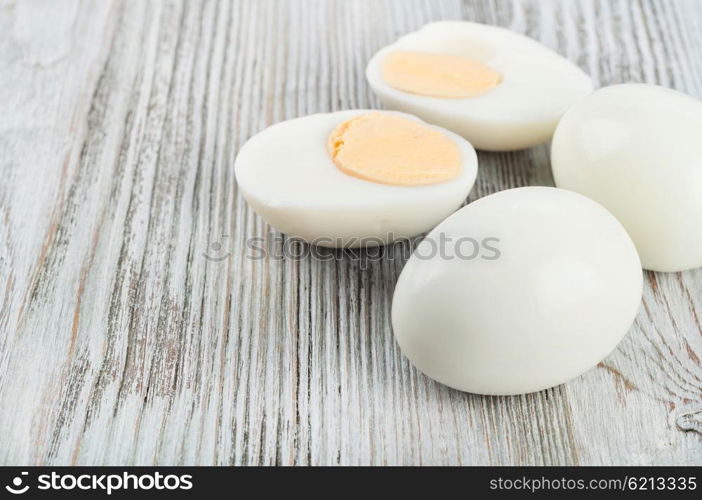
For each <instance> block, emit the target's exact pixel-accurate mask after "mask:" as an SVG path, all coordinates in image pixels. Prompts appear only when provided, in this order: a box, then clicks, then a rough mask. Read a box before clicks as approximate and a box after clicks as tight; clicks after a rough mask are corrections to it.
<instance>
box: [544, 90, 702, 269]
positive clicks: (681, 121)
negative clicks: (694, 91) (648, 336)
mask: <svg viewBox="0 0 702 500" xmlns="http://www.w3.org/2000/svg"><path fill="white" fill-rule="evenodd" d="M551 164H552V168H553V175H554V178H555V181H556V184H557V185H558V186H559V187H562V188H565V189H570V190H573V191H577V192H579V193H582V194H584V195H586V196H589V197H590V198H592V199H593V200H596V201H597V202H599V203H601V204H602V205H604V206H605V207H607V209H608V210H609V211H610V212H612V213H613V214H614V215H615V216H616V217H617V218H618V219H619V221H620V222H621V223H622V224H623V225H624V227H625V228H626V229H627V231H628V232H629V234H630V235H631V238H632V239H633V240H634V243H635V244H636V247H637V249H638V251H639V255H640V256H641V261H642V263H643V267H644V268H646V269H650V270H653V271H666V272H671V271H683V270H686V269H692V268H696V267H700V266H702V102H700V101H698V100H696V99H693V98H692V97H689V96H687V95H684V94H681V93H680V92H676V91H674V90H670V89H666V88H663V87H658V86H655V85H645V84H624V85H614V86H611V87H605V88H603V89H600V90H598V91H596V92H594V93H593V94H592V95H590V96H588V97H587V98H585V99H583V100H582V101H581V102H579V103H578V104H576V105H575V106H573V108H572V109H570V110H569V111H568V112H567V113H566V114H565V115H564V116H563V119H562V120H561V122H560V123H559V124H558V128H557V129H556V133H555V135H554V137H553V144H552V149H551Z"/></svg>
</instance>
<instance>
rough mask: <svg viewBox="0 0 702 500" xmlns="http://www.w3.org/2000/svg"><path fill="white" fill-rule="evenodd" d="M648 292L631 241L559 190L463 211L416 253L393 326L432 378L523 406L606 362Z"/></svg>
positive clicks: (398, 291) (492, 200) (605, 215)
mask: <svg viewBox="0 0 702 500" xmlns="http://www.w3.org/2000/svg"><path fill="white" fill-rule="evenodd" d="M642 285H643V277H642V270H641V264H640V262H639V257H638V255H637V253H636V249H635V247H634V244H633V243H632V241H631V238H629V235H628V234H627V232H626V230H625V229H624V228H623V227H622V225H621V224H620V223H619V221H617V219H616V218H615V217H614V216H613V215H611V214H610V213H609V212H608V211H607V210H606V209H604V208H603V207H602V206H601V205H599V204H597V203H595V202H594V201H592V200H590V199H589V198H586V197H584V196H582V195H579V194H577V193H573V192H571V191H566V190H562V189H557V188H550V187H525V188H518V189H510V190H507V191H501V192H499V193H496V194H493V195H490V196H486V197H484V198H481V199H479V200H477V201H475V202H473V203H471V204H469V205H467V206H466V207H464V208H462V209H460V210H459V211H457V212H456V213H454V214H453V215H451V216H450V217H448V218H447V219H446V220H445V221H444V222H442V223H441V224H439V225H438V226H437V227H436V228H435V229H434V230H433V231H431V233H429V235H428V236H427V237H426V238H425V239H424V240H423V241H422V242H421V243H420V244H419V245H418V246H417V248H416V249H415V252H414V253H413V255H412V256H411V257H410V259H409V260H408V262H407V264H406V265H405V267H404V269H403V270H402V273H401V274H400V277H399V279H398V281H397V286H396V288H395V292H394V297H393V302H392V326H393V331H394V334H395V338H396V340H397V342H398V344H399V345H400V348H401V349H402V352H403V353H404V354H405V356H407V358H409V360H410V361H411V362H412V363H414V365H415V366H416V367H417V368H418V369H419V370H421V371H422V372H424V373H425V374H426V375H428V376H429V377H431V378H433V379H435V380H437V381H439V382H441V383H443V384H446V385H448V386H450V387H453V388H456V389H459V390H462V391H468V392H473V393H478V394H493V395H513V394H523V393H529V392H534V391H539V390H542V389H546V388H549V387H553V386H555V385H558V384H561V383H564V382H566V381H568V380H570V379H572V378H574V377H576V376H578V375H580V374H581V373H583V372H585V371H586V370H588V369H590V368H592V367H593V366H595V365H596V364H597V363H598V362H599V361H600V360H602V359H603V358H604V357H605V356H607V355H608V354H609V353H610V352H611V351H612V350H613V349H614V348H615V347H616V345H617V344H618V343H619V341H620V340H621V339H622V337H623V336H624V335H625V333H626V332H627V330H628V329H629V327H630V326H631V324H632V322H633V321H634V318H635V316H636V314H637V311H638V309H639V304H640V302H641V294H642Z"/></svg>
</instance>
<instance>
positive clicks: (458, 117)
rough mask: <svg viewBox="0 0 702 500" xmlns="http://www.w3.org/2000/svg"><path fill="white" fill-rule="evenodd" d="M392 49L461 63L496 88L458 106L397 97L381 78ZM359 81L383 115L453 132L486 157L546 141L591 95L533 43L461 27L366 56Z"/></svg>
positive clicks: (579, 77)
mask: <svg viewBox="0 0 702 500" xmlns="http://www.w3.org/2000/svg"><path fill="white" fill-rule="evenodd" d="M397 50H409V51H420V52H430V53H439V54H447V55H453V56H462V57H468V58H471V59H473V60H476V61H478V62H481V63H483V64H486V65H488V66H489V67H491V68H492V69H494V70H496V71H497V72H499V73H500V74H501V75H502V81H501V83H499V84H498V85H497V86H496V87H495V88H493V89H492V90H490V91H488V92H487V93H485V94H482V95H479V96H475V97H468V98H460V99H453V98H451V99H448V98H439V97H427V96H421V95H414V94H411V93H407V92H403V91H400V90H397V89H395V88H393V87H390V86H389V85H388V84H387V83H385V81H384V80H383V78H382V71H381V67H382V62H383V59H384V57H385V56H386V55H387V54H388V53H390V52H393V51H397ZM366 77H367V79H368V82H369V84H370V86H371V87H372V89H373V91H374V92H375V93H376V95H377V96H378V97H379V98H380V100H381V102H382V103H383V104H384V105H385V106H386V107H387V108H389V109H396V110H399V111H404V112H407V113H412V114H414V115H416V116H418V117H420V118H422V119H424V120H426V121H428V122H430V123H435V124H437V125H440V126H442V127H445V128H447V129H449V130H453V131H454V132H456V133H458V134H460V135H462V136H463V137H465V138H467V139H468V140H469V141H470V142H471V143H472V144H473V145H474V146H475V147H476V148H478V149H484V150H489V151H508V150H515V149H522V148H527V147H530V146H534V145H536V144H539V143H542V142H544V141H547V140H549V139H550V138H551V136H552V135H553V131H554V129H555V127H556V124H557V123H558V120H559V118H560V117H561V116H562V115H563V113H564V112H565V111H566V110H567V109H568V108H569V107H570V106H571V105H572V104H573V103H574V102H576V101H578V100H579V99H581V98H582V97H584V96H586V95H587V94H589V93H590V92H592V89H593V86H592V81H591V79H590V77H589V76H588V75H586V74H585V73H584V72H583V71H582V70H580V69H579V68H578V67H577V66H576V65H574V64H573V63H571V62H570V61H568V60H567V59H565V58H563V57H561V56H560V55H558V54H556V53H555V52H553V51H552V50H550V49H548V48H547V47H545V46H543V45H541V44H540V43H538V42H536V41H535V40H532V39H530V38H527V37H525V36H523V35H520V34H518V33H515V32H513V31H509V30H507V29H504V28H499V27H496V26H488V25H484V24H479V23H472V22H466V21H440V22H434V23H430V24H427V25H425V26H424V27H423V28H422V29H420V30H419V31H416V32H414V33H410V34H408V35H405V36H403V37H401V38H400V39H399V40H397V41H396V42H395V43H393V44H392V45H389V46H387V47H385V48H383V49H381V50H380V51H379V52H377V53H376V54H375V55H374V56H373V58H372V59H371V60H370V62H369V63H368V67H367V69H366Z"/></svg>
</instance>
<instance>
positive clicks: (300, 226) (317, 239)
mask: <svg viewBox="0 0 702 500" xmlns="http://www.w3.org/2000/svg"><path fill="white" fill-rule="evenodd" d="M369 115H370V116H371V117H372V118H374V119H378V120H379V124H378V125H377V126H375V128H373V126H374V125H373V123H375V122H373V123H371V124H370V125H369V127H370V128H366V129H365V130H364V132H365V133H366V136H367V141H368V146H367V147H366V144H365V143H358V135H359V134H356V137H355V140H356V146H357V147H356V148H355V150H353V149H349V148H352V147H353V145H354V144H353V140H354V137H353V136H349V135H346V136H344V135H343V134H344V133H346V132H347V131H348V130H347V129H346V128H344V127H347V125H348V124H349V123H352V124H353V123H356V122H357V121H359V120H364V119H365V118H366V117H368V116H369ZM393 120H395V121H397V120H399V122H400V125H402V124H403V123H404V124H405V125H407V124H408V122H407V121H406V120H409V121H410V125H411V127H417V130H416V131H415V130H409V132H407V131H405V132H404V136H402V135H401V134H400V135H399V136H393V135H392V132H393V130H392V129H393V127H394V125H395V123H394V122H393ZM364 123H365V122H364ZM347 128H349V129H350V130H351V131H352V132H353V131H354V130H355V129H353V127H347ZM415 132H417V133H415ZM335 134H336V135H335ZM339 134H340V135H339ZM388 134H390V135H388ZM422 134H424V135H422ZM425 136H427V137H426V138H423V137H425ZM429 139H431V140H433V141H439V142H441V145H442V146H443V147H444V150H445V149H446V148H447V147H448V148H449V149H450V151H448V153H446V154H450V155H453V159H452V160H451V159H449V160H447V161H446V162H448V163H446V162H445V164H450V163H451V162H453V163H454V164H451V165H449V167H450V168H451V169H452V170H450V172H449V173H448V174H446V176H450V178H448V177H446V176H445V177H446V178H445V179H444V180H443V181H441V182H435V180H436V179H435V178H434V177H432V176H433V175H434V174H435V173H436V172H437V168H438V167H437V165H438V164H439V163H440V162H441V159H442V154H441V152H435V151H434V150H432V149H431V147H433V146H432V144H433V143H430V142H429ZM330 141H332V142H333V144H331V143H330ZM403 141H404V142H403ZM330 144H331V145H330ZM405 144H406V145H407V147H406V148H404V145H405ZM430 146H431V147H430ZM330 148H332V149H335V148H347V149H342V150H341V152H340V153H339V156H337V157H334V158H333V157H332V153H331V149H330ZM393 148H394V149H393ZM404 149H406V151H405V150H404ZM444 152H445V151H444ZM352 154H355V155H356V157H352ZM344 155H346V156H344ZM444 156H445V155H444ZM359 157H360V159H358V158H359ZM354 159H356V160H357V161H356V163H354ZM337 160H338V162H339V164H338V165H337V164H335V162H337ZM403 162H409V163H412V162H415V163H416V162H420V163H419V166H418V167H417V165H415V169H414V170H413V171H412V172H410V173H408V171H407V170H406V169H404V167H403ZM421 162H424V163H421ZM393 164H397V165H399V166H397V167H396V168H394V169H391V168H390V167H391V166H392V165H393ZM425 164H426V165H425ZM477 165H478V160H477V156H476V153H475V150H474V149H473V147H472V146H471V145H470V143H469V142H468V141H466V140H465V139H463V138H462V137H460V136H458V135H456V134H454V133H452V132H449V131H447V130H444V129H441V128H439V127H437V126H434V125H429V124H426V123H424V122H423V121H421V120H420V119H418V118H416V117H414V116H410V115H407V114H404V113H396V112H388V111H374V110H352V111H339V112H335V113H326V114H316V115H311V116H306V117H303V118H297V119H293V120H288V121H284V122H281V123H278V124H276V125H273V126H271V127H269V128H267V129H265V130H263V131H262V132H260V133H259V134H257V135H255V136H254V137H252V138H251V139H250V140H249V141H247V142H246V144H244V146H243V147H242V148H241V150H240V152H239V154H238V156H237V158H236V162H235V172H236V179H237V182H238V185H239V189H240V190H241V192H242V194H243V196H244V198H245V199H246V201H247V202H248V203H249V205H251V206H252V207H253V208H254V210H255V211H256V212H257V213H258V214H259V215H260V216H261V217H263V219H264V220H265V221H266V222H268V223H269V224H270V225H271V226H273V227H275V228H276V229H278V230H280V231H281V232H283V233H286V234H288V235H290V236H294V237H298V238H302V239H304V240H305V241H308V242H310V243H313V244H317V245H320V246H327V247H342V246H344V247H359V246H374V245H380V244H385V243H388V242H389V241H392V240H394V239H398V238H408V237H413V236H416V235H418V234H421V233H423V232H425V231H427V230H429V229H431V228H432V227H434V226H435V225H436V224H438V223H439V222H440V221H442V220H443V219H444V218H445V217H446V216H448V215H449V214H451V213H452V212H453V211H455V210H456V209H457V208H458V207H460V206H461V204H462V203H463V202H464V201H465V199H466V197H467V196H468V194H469V192H470V190H471V189H472V187H473V184H474V182H475V178H476V175H477ZM444 166H446V165H444ZM342 167H343V169H342ZM425 167H426V168H425ZM449 167H446V168H449ZM441 168H443V167H441ZM446 168H444V170H443V171H442V170H440V169H439V172H440V175H443V174H441V172H447V170H446ZM364 169H365V170H364ZM410 174H411V176H410ZM364 175H367V176H368V178H363V176H364ZM439 177H440V176H439ZM369 179H375V180H369ZM394 182H399V183H407V184H408V185H394V184H392V183H394ZM422 182H424V183H425V184H423V185H417V184H416V183H422Z"/></svg>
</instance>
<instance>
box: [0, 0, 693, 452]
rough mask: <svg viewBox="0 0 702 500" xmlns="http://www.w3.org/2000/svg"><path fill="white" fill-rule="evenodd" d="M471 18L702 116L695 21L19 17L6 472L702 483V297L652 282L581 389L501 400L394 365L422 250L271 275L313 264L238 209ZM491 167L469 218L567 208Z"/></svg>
mask: <svg viewBox="0 0 702 500" xmlns="http://www.w3.org/2000/svg"><path fill="white" fill-rule="evenodd" d="M461 18H462V19H469V20H474V21H480V22H485V23H489V24H496V25H501V26H506V27H509V28H511V29H513V30H515V31H517V32H520V33H525V34H527V35H529V36H531V37H534V38H536V39H538V40H540V41H541V42H543V43H544V44H546V45H547V46H549V47H552V48H554V49H556V50H558V51H559V52H561V53H562V54H564V55H565V56H566V57H568V58H569V59H571V60H572V61H574V62H575V63H577V64H578V65H580V67H582V68H583V69H584V70H586V71H588V72H589V73H590V74H591V75H592V76H593V78H594V79H595V80H596V82H597V83H598V84H599V85H606V84H611V83H617V82H625V81H637V82H638V81H640V82H653V83H659V84H662V85H666V86H670V87H673V88H675V89H678V90H681V91H684V92H686V93H688V94H690V95H693V96H695V97H698V98H702V58H701V57H700V54H702V2H698V1H696V0H674V1H665V0H641V1H628V0H618V1H606V0H586V1H567V0H566V1H537V0H533V1H498V0H492V1H490V0H485V1H478V0H466V1H464V2H460V1H451V0H447V1H423V0H407V1H401V0H398V1H381V2H378V1H371V0H368V1H363V0H359V1H353V0H351V1H307V0H293V1H283V0H281V1H275V0H273V1H253V0H251V1H245V0H244V1H239V2H229V1H220V2H215V1H187V2H178V1H166V0H164V1H154V2H146V1H138V0H133V1H107V0H105V1H100V2H88V1H85V2H80V1H78V0H75V1H71V0H68V1H61V2H45V1H36V0H24V1H23V0H18V1H12V0H9V1H8V0H0V169H1V172H2V181H1V182H0V294H1V296H2V301H1V302H0V463H2V464H163V465H165V464H701V463H702V366H701V362H700V359H701V358H702V326H701V320H702V270H696V271H690V272H685V273H679V274H654V273H648V274H647V276H646V288H645V293H644V304H643V307H642V309H641V312H640V314H639V316H638V319H637V321H636V323H635V325H634V327H633V328H632V329H631V331H630V333H629V334H628V335H627V337H626V338H625V340H624V341H623V342H622V344H621V345H620V347H619V348H618V349H617V350H616V351H615V352H614V353H613V354H612V355H610V356H609V357H608V358H607V359H606V360H605V361H604V362H602V363H601V364H600V365H599V366H598V367H597V368H596V369H593V370H591V371H589V372H588V373H586V374H585V375H584V376H582V377H580V378H578V379H576V380H574V381H572V382H570V383H568V384H566V385H564V386H560V387H556V388H554V389H551V390H548V391H543V392H540V393H536V394H530V395H526V396H521V397H480V396H475V395H470V394H464V393H460V392H457V391H453V390H450V389H448V388H446V387H443V386H441V385H439V384H437V383H435V382H433V381H431V380H430V379H428V378H426V377H424V376H423V375H421V374H420V373H418V372H417V371H416V370H415V369H414V368H413V367H412V366H411V365H410V364H409V363H408V361H407V360H406V359H404V358H403V356H402V355H401V353H400V351H399V349H398V347H397V346H396V344H395V343H394V341H393V337H392V332H391V329H390V321H389V306H390V298H391V295H392V290H393V286H394V283H395V280H396V278H397V276H398V273H399V272H400V270H401V268H402V265H403V262H404V259H405V257H406V256H404V255H403V252H402V251H401V250H402V248H401V247H393V248H389V249H388V250H387V253H386V254H385V255H384V256H383V257H382V258H374V256H373V255H370V254H367V253H363V252H339V253H338V254H335V256H336V257H337V258H335V259H332V260H330V259H322V258H319V256H317V257H313V256H311V255H306V256H303V257H301V258H297V259H295V258H286V259H280V258H276V257H274V256H269V257H268V258H265V259H259V260H254V259H251V258H250V255H251V253H250V251H249V249H248V248H247V246H246V242H247V241H250V238H265V240H266V241H268V242H270V245H271V248H272V250H275V251H278V252H279V251H281V250H282V248H283V246H284V245H288V246H291V247H293V248H297V249H298V250H300V251H301V252H305V251H309V248H306V247H304V246H302V245H297V244H294V243H292V244H291V242H290V241H288V240H285V239H284V238H283V239H281V238H280V237H279V235H277V234H276V233H275V232H273V231H272V230H271V229H270V228H269V227H267V226H266V225H265V224H264V223H263V222H262V221H261V219H260V218H258V217H257V216H256V215H255V214H254V213H253V211H252V210H251V209H250V208H248V207H247V206H246V204H245V202H244V201H243V199H242V198H241V196H240V195H239V194H238V193H237V187H236V184H235V182H234V177H233V168H232V167H233V162H234V158H235V156H236V153H237V150H238V148H239V147H240V146H241V144H242V143H243V142H244V141H245V140H246V139H247V138H248V137H250V136H251V135H252V134H254V133H256V132H257V131H259V130H261V129H263V128H264V127H266V126H267V125H270V124H272V123H274V122H277V121H279V120H283V119H287V118H293V117H297V116H302V115H305V114H309V113H314V112H323V111H333V110H340V109H346V108H357V107H363V108H365V107H377V106H378V101H377V100H376V99H375V98H374V96H373V95H372V93H371V92H370V90H369V88H368V86H367V84H366V82H365V80H364V68H365V64H366V62H367V61H368V59H369V58H370V56H371V55H372V54H373V53H374V52H375V51H376V50H377V49H379V48H380V47H382V46H384V45H386V44H387V43H390V42H391V41H392V40H394V39H395V38H396V37H397V36H399V35H401V34H404V33H406V32H409V31H411V30H414V29H416V28H418V27H420V26H421V25H423V24H424V23H426V22H428V21H431V20H437V19H461ZM479 156H480V174H479V179H478V183H477V185H476V189H475V190H474V191H473V193H472V195H471V198H470V199H471V200H472V199H476V198H479V197H481V196H484V195H486V194H489V193H493V192H495V191H499V190H501V189H505V188H511V187H517V186H525V185H551V184H552V178H551V173H550V167H549V160H548V147H547V146H541V147H537V148H533V149H531V150H528V151H523V152H515V153H505V154H495V153H492V154H490V153H480V155H479ZM215 243H219V244H220V245H221V247H219V248H218V247H217V246H216V245H214V246H213V244H215ZM205 255H209V256H210V257H217V258H219V257H222V260H213V259H208V258H206V257H205Z"/></svg>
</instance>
